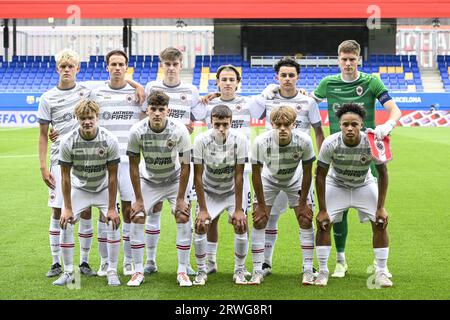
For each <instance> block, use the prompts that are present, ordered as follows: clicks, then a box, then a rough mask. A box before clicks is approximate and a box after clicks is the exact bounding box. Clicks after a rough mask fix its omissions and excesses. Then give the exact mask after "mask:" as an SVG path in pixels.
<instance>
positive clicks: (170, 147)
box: [166, 139, 175, 150]
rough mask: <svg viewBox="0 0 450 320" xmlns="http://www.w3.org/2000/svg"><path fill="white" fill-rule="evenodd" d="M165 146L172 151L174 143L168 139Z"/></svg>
mask: <svg viewBox="0 0 450 320" xmlns="http://www.w3.org/2000/svg"><path fill="white" fill-rule="evenodd" d="M166 146H167V148H169V149H170V150H172V149H173V147H174V146H175V142H173V141H172V140H171V139H169V140H167V143H166Z"/></svg>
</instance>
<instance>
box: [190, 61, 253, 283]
mask: <svg viewBox="0 0 450 320" xmlns="http://www.w3.org/2000/svg"><path fill="white" fill-rule="evenodd" d="M240 81H241V75H240V74H239V71H238V70H237V69H236V67H234V66H233V65H223V66H220V67H219V68H218V69H217V73H216V84H217V87H218V90H219V93H220V95H219V96H216V95H214V98H212V99H211V100H209V101H208V102H207V105H206V108H204V109H203V112H204V114H202V115H201V116H199V118H198V119H197V120H204V121H205V122H206V125H207V126H208V128H209V129H211V128H213V126H212V122H211V111H212V109H213V108H215V106H217V105H225V106H228V107H229V108H230V110H231V112H232V115H233V116H232V119H231V128H232V129H236V130H239V131H240V132H242V133H244V134H245V136H246V138H247V141H248V142H250V133H251V131H250V125H251V118H252V117H253V118H256V117H257V115H256V114H252V110H251V109H250V105H251V103H250V102H249V101H250V100H249V99H248V98H247V97H242V96H239V95H237V94H236V91H237V89H238V86H239V82H240ZM250 173H251V165H250V164H249V163H246V164H245V167H244V186H243V192H244V194H243V203H242V205H243V209H244V212H245V213H246V214H247V209H248V208H249V207H250V205H251V191H250V189H251V187H250ZM219 218H220V215H218V216H217V218H216V219H213V220H212V221H211V224H210V225H209V227H208V232H207V240H208V241H207V249H206V258H207V266H206V269H207V274H211V273H214V272H217V261H216V257H217V247H218V222H219ZM244 273H245V274H246V275H250V273H249V272H247V271H246V270H245V269H244Z"/></svg>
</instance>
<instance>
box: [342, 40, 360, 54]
mask: <svg viewBox="0 0 450 320" xmlns="http://www.w3.org/2000/svg"><path fill="white" fill-rule="evenodd" d="M341 52H342V53H354V54H356V55H357V56H359V54H360V53H361V47H360V45H359V43H358V42H356V41H355V40H345V41H343V42H342V43H341V44H340V45H339V47H338V55H339V54H341Z"/></svg>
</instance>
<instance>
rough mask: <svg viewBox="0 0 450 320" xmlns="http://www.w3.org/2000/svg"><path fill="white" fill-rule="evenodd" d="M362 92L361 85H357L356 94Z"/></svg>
mask: <svg viewBox="0 0 450 320" xmlns="http://www.w3.org/2000/svg"><path fill="white" fill-rule="evenodd" d="M363 92H364V89H363V87H361V86H357V87H356V94H357V95H358V96H360V95H362V94H363Z"/></svg>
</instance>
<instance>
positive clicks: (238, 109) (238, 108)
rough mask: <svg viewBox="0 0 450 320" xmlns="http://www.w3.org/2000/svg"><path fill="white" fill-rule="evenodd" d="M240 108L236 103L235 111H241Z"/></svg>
mask: <svg viewBox="0 0 450 320" xmlns="http://www.w3.org/2000/svg"><path fill="white" fill-rule="evenodd" d="M241 110H242V107H241V106H240V105H239V104H238V105H237V106H236V111H238V112H239V111H241Z"/></svg>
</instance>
